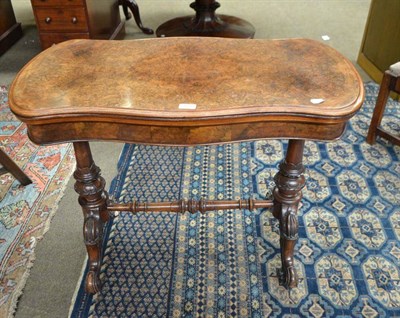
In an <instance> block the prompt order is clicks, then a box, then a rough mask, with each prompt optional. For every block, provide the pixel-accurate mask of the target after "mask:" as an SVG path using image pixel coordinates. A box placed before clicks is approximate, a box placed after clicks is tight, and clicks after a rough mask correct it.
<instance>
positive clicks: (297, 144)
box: [273, 140, 305, 288]
mask: <svg viewBox="0 0 400 318" xmlns="http://www.w3.org/2000/svg"><path fill="white" fill-rule="evenodd" d="M303 149H304V140H289V145H288V150H287V153H286V158H285V160H284V161H283V162H282V163H281V164H280V165H279V172H278V173H277V174H276V176H275V184H276V187H275V189H274V192H273V195H274V209H273V214H274V216H275V217H276V218H277V219H278V220H279V225H280V236H281V238H280V244H281V258H282V269H281V273H280V277H279V278H280V283H281V285H284V286H285V287H287V288H293V287H296V286H297V274H296V271H295V268H294V255H293V254H294V246H295V244H296V242H297V238H298V220H297V209H298V206H299V202H300V200H301V197H302V193H301V190H302V188H303V187H304V184H305V178H304V175H303V172H304V166H303V163H302V158H303Z"/></svg>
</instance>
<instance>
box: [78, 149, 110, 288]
mask: <svg viewBox="0 0 400 318" xmlns="http://www.w3.org/2000/svg"><path fill="white" fill-rule="evenodd" d="M74 149H75V156H76V170H75V173H74V178H75V180H76V182H75V191H76V192H77V193H78V194H79V204H80V205H81V206H82V210H83V215H84V225H83V236H84V241H85V245H86V249H87V253H88V257H89V271H88V274H87V276H86V291H87V292H89V293H92V294H94V293H97V292H98V291H99V290H100V288H101V282H100V278H99V274H100V267H101V258H102V241H103V226H104V223H105V222H106V221H108V219H109V215H108V211H107V201H108V194H107V192H106V191H105V190H104V187H105V180H104V179H103V178H102V177H101V176H100V168H99V167H97V166H96V165H95V163H94V161H93V158H92V154H91V151H90V147H89V143H88V142H75V143H74Z"/></svg>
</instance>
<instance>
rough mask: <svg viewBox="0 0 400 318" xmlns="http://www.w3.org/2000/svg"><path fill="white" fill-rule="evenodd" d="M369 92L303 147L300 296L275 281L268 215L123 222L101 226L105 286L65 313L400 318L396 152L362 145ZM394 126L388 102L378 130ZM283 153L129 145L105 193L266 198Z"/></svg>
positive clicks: (266, 148)
mask: <svg viewBox="0 0 400 318" xmlns="http://www.w3.org/2000/svg"><path fill="white" fill-rule="evenodd" d="M366 92H367V96H366V101H365V103H364V105H363V107H362V110H361V111H360V112H359V113H358V114H357V115H356V116H355V117H354V118H353V119H352V120H351V122H350V124H349V125H348V128H347V130H346V132H345V133H344V135H343V136H342V138H341V139H340V140H339V141H337V142H333V143H319V142H306V147H305V152H304V161H305V165H306V168H307V171H306V179H307V182H306V188H305V189H304V192H303V193H304V196H303V200H302V203H301V207H300V210H299V213H298V214H299V240H298V242H297V244H296V249H295V250H296V253H295V258H296V263H295V266H296V268H297V272H298V276H299V286H298V287H297V288H293V289H291V290H287V289H285V288H284V287H282V286H280V285H279V279H278V270H279V268H280V253H279V251H280V248H279V224H278V221H277V220H276V219H275V218H274V217H273V216H272V213H271V211H270V210H267V209H266V210H258V211H254V212H250V211H246V210H244V211H213V212H210V213H208V214H206V215H200V214H194V215H190V214H182V215H176V214H170V213H162V214H160V213H151V214H146V215H144V214H140V213H139V214H137V215H133V216H132V215H128V214H119V215H117V216H115V218H114V219H113V222H112V223H111V224H109V225H108V226H107V230H106V233H107V235H106V239H105V242H104V246H105V255H104V265H103V267H102V274H101V277H102V279H103V282H104V287H103V290H102V291H101V292H100V293H99V294H98V295H96V296H91V295H88V294H86V293H85V292H84V291H83V284H81V287H80V289H79V292H78V296H77V300H76V302H75V305H74V308H73V310H72V311H71V317H74V318H75V317H177V318H178V317H210V318H211V317H218V318H220V317H221V318H222V317H252V318H263V317H291V318H293V317H314V318H315V317H321V318H322V317H365V318H372V317H399V316H400V290H399V288H400V287H399V286H400V243H399V238H400V201H399V200H400V199H399V198H400V196H399V191H400V186H399V185H400V164H399V159H400V148H399V147H396V146H393V145H391V144H390V143H388V142H387V141H385V140H383V139H380V138H378V141H377V144H376V145H374V146H370V145H368V144H367V143H366V142H365V136H366V134H367V131H368V127H369V122H370V120H371V116H372V111H373V107H374V105H375V100H376V96H377V93H378V86H377V85H375V84H367V85H366ZM399 123H400V105H399V104H398V103H397V102H394V101H390V103H389V106H388V107H387V115H385V117H384V121H383V126H384V127H386V128H388V129H391V130H392V131H393V132H395V133H399V134H400V125H399ZM286 148H287V141H283V142H281V141H264V140H263V141H255V142H243V143H235V144H226V145H213V146H203V147H189V148H171V147H151V146H137V145H126V146H125V148H124V152H123V154H122V156H121V160H120V163H119V168H120V170H119V171H120V172H119V174H118V176H117V177H116V179H115V180H114V182H113V184H112V185H111V190H110V192H111V194H112V196H113V197H114V198H115V199H116V200H117V201H121V202H129V201H131V200H132V199H133V198H136V199H139V200H175V199H178V198H188V197H193V198H196V199H199V198H201V197H205V198H208V199H211V200H213V199H238V198H240V197H242V198H249V197H253V198H265V197H269V196H270V195H271V190H270V189H271V187H272V186H273V184H274V181H273V176H274V174H275V173H276V172H277V167H278V163H279V161H280V160H282V156H283V154H284V152H285V150H286ZM82 248H83V247H82Z"/></svg>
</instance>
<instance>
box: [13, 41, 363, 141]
mask: <svg viewBox="0 0 400 318" xmlns="http://www.w3.org/2000/svg"><path fill="white" fill-rule="evenodd" d="M363 97H364V91H363V86H362V81H361V79H360V77H359V75H358V73H357V72H356V70H355V69H354V67H353V66H352V64H351V63H350V62H349V61H348V60H347V59H346V58H344V57H343V56H342V55H341V54H339V53H338V52H337V51H335V50H334V49H332V48H330V47H328V46H326V45H324V44H322V43H319V42H317V41H313V40H307V39H288V40H244V39H240V40H239V39H223V38H162V39H146V40H134V41H95V40H72V41H67V42H64V43H61V44H59V45H56V46H53V47H51V48H50V49H48V50H46V51H44V52H42V53H41V54H39V55H38V56H37V57H36V58H34V59H33V60H32V61H31V62H30V63H28V64H27V65H26V66H25V67H24V68H23V69H22V70H21V72H20V73H19V74H18V75H17V77H16V79H15V81H14V83H13V85H12V87H11V90H10V105H11V109H12V111H13V112H14V113H15V114H16V115H17V116H18V117H19V118H20V119H21V120H22V121H24V122H26V123H27V124H28V132H29V135H30V137H31V139H32V140H33V141H35V142H37V143H52V142H60V141H75V140H92V139H102V140H119V141H134V142H142V143H153V144H177V145H181V144H182V145H183V144H198V143H213V142H227V141H234V140H246V139H256V138H274V137H281V138H300V139H301V138H302V139H322V140H329V139H334V138H337V137H339V136H340V135H341V133H342V132H343V129H344V127H345V123H346V121H347V120H348V119H349V118H350V117H351V116H352V115H353V114H354V113H355V112H356V111H357V110H358V108H359V107H360V106H361V103H362V100H363ZM187 104H189V106H188V105H187ZM182 107H183V108H182ZM187 107H189V108H195V109H186V108H187Z"/></svg>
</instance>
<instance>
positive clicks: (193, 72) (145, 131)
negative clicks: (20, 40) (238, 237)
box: [9, 37, 364, 293]
mask: <svg viewBox="0 0 400 318" xmlns="http://www.w3.org/2000/svg"><path fill="white" fill-rule="evenodd" d="M363 99H364V88H363V84H362V81H361V78H360V76H359V75H358V73H357V71H356V70H355V68H354V67H353V65H352V64H351V62H350V61H349V60H347V59H346V58H344V57H343V56H342V55H340V53H338V52H337V51H336V50H334V49H332V48H330V47H328V46H326V45H324V44H322V43H319V42H317V41H313V40H308V39H286V40H243V39H240V40H238V39H224V38H206V37H202V38H190V37H185V38H162V39H146V40H134V41H97V40H72V41H67V42H63V43H61V44H59V45H57V46H55V47H52V48H50V49H48V50H46V51H44V52H42V53H41V54H39V55H38V56H37V57H35V58H34V59H33V60H32V61H31V62H29V63H28V64H27V65H26V66H25V67H24V68H23V69H22V70H21V71H20V72H19V74H18V75H17V77H16V79H15V80H14V82H13V84H12V86H11V89H10V95H9V102H10V107H11V110H12V111H13V112H14V114H15V115H16V116H17V117H18V118H19V119H21V120H22V121H23V122H25V123H26V124H27V127H28V135H29V138H30V139H31V140H32V141H33V142H35V143H38V144H52V143H62V142H73V143H74V149H75V154H76V161H77V168H76V171H75V173H74V177H75V179H76V183H75V190H76V192H77V193H78V194H79V203H80V205H81V206H82V210H83V214H84V239H85V245H86V248H87V252H88V256H89V271H88V275H87V278H86V290H87V291H88V292H90V293H96V292H98V291H99V290H100V288H101V282H100V279H99V272H100V267H101V258H102V253H103V251H102V245H101V242H102V237H103V225H104V223H105V222H107V221H108V220H109V217H110V213H111V212H112V211H127V212H131V213H137V212H140V211H145V212H146V211H159V212H161V211H174V212H180V213H184V212H190V213H198V212H200V213H206V212H207V211H210V210H213V209H239V208H245V209H253V208H265V207H272V208H273V215H274V216H275V217H276V218H277V219H278V220H279V223H280V233H281V240H280V244H281V257H282V269H281V283H282V284H283V285H285V286H286V287H289V288H292V287H295V286H297V274H296V272H295V270H294V246H295V243H296V241H297V238H298V221H297V210H298V206H299V202H300V200H301V197H302V192H301V191H302V188H303V187H304V184H305V178H304V175H303V172H304V165H303V162H302V156H303V149H304V141H305V140H327V141H329V140H334V139H337V138H339V137H340V136H341V134H342V133H343V131H344V129H345V126H346V123H347V121H348V120H349V119H350V118H351V117H352V116H353V115H354V114H355V113H356V112H357V110H358V109H359V108H360V107H361V104H362V102H363ZM264 138H278V139H289V144H288V149H287V153H286V156H285V159H284V160H283V161H282V163H281V164H280V166H279V171H278V173H277V174H276V176H275V179H274V180H275V184H276V186H275V189H274V191H273V200H272V201H271V200H253V199H249V200H236V201H210V200H206V199H204V198H202V199H201V200H199V201H194V200H191V199H182V200H181V201H177V202H158V203H140V202H136V201H135V202H132V203H130V204H125V205H123V204H116V203H114V202H111V201H110V200H109V198H108V194H107V191H106V190H105V181H104V179H103V178H102V177H101V175H100V168H99V167H97V166H96V165H95V162H94V160H93V157H92V154H91V151H90V146H89V141H93V140H102V141H107V140H108V141H121V142H135V143H144V144H162V145H174V146H184V145H198V144H211V143H227V142H235V141H243V140H254V139H264Z"/></svg>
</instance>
